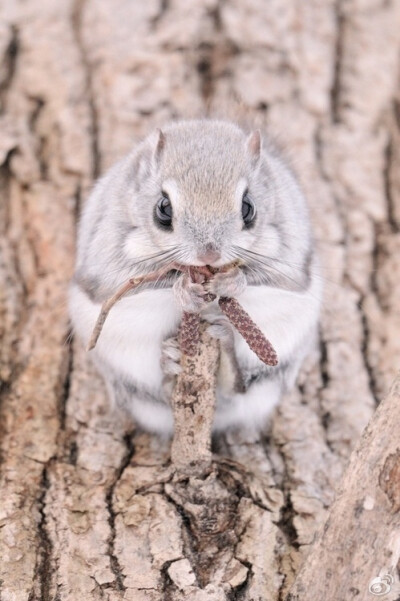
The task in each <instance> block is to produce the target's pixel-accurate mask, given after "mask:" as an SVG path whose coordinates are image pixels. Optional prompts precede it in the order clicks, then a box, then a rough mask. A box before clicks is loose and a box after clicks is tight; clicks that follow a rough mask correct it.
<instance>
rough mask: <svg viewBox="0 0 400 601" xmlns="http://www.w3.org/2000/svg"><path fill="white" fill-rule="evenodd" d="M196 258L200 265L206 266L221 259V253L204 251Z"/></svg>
mask: <svg viewBox="0 0 400 601" xmlns="http://www.w3.org/2000/svg"><path fill="white" fill-rule="evenodd" d="M197 258H198V260H199V261H201V262H202V263H205V264H206V265H211V263H214V262H215V261H218V260H219V259H220V258H221V253H220V252H219V251H218V250H206V251H205V252H203V253H199V254H198V255H197Z"/></svg>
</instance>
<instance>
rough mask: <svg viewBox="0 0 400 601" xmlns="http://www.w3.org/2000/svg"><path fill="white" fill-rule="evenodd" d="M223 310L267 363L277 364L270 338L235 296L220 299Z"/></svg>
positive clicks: (259, 356) (260, 357)
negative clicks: (267, 337) (268, 338)
mask: <svg viewBox="0 0 400 601" xmlns="http://www.w3.org/2000/svg"><path fill="white" fill-rule="evenodd" d="M218 304H219V306H220V308H221V311H222V312H223V313H225V315H226V316H227V318H228V319H229V321H230V322H231V323H232V325H234V326H235V328H236V329H237V331H238V332H239V333H240V334H241V335H242V336H243V338H244V339H245V341H246V342H247V344H248V345H249V347H250V348H251V350H252V351H254V352H255V354H256V355H257V357H258V358H259V359H260V360H261V361H262V362H263V363H265V364H266V365H277V364H278V356H277V354H276V352H275V349H274V348H273V346H272V344H271V343H270V341H269V340H267V339H266V338H265V336H264V334H263V333H262V332H261V330H260V328H258V326H256V324H255V323H254V321H253V320H252V319H251V317H250V315H249V314H248V313H247V312H246V311H245V310H244V309H243V307H241V306H240V304H239V303H238V302H237V300H236V299H234V298H226V297H221V298H220V299H219V301H218Z"/></svg>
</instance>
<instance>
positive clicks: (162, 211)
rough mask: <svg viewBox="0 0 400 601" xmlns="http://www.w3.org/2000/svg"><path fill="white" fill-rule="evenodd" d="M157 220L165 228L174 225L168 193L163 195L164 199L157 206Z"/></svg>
mask: <svg viewBox="0 0 400 601" xmlns="http://www.w3.org/2000/svg"><path fill="white" fill-rule="evenodd" d="M155 218H156V220H157V221H158V223H159V224H160V225H162V226H164V227H168V228H169V227H171V225H172V205H171V201H170V199H169V196H168V194H167V193H166V192H163V193H162V197H161V198H160V200H159V201H158V203H157V204H156V208H155Z"/></svg>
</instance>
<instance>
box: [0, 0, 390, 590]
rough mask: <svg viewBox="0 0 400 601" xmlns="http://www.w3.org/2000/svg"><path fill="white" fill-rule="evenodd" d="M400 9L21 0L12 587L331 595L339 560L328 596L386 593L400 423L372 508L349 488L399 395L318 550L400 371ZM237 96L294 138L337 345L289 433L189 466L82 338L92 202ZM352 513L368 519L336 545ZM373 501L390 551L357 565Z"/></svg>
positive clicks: (0, 246) (2, 203)
mask: <svg viewBox="0 0 400 601" xmlns="http://www.w3.org/2000/svg"><path fill="white" fill-rule="evenodd" d="M399 22H400V1H399V0H391V1H388V2H383V1H380V0H379V1H378V0H347V1H344V0H337V1H336V2H334V1H333V0H327V1H325V2H320V1H319V0H310V1H309V2H296V0H272V1H271V2H268V3H265V2H262V0H240V1H239V0H229V1H224V2H222V1H221V0H219V1H217V0H207V1H206V2H204V1H201V0H190V1H186V0H185V1H183V0H173V1H172V0H171V1H170V2H163V1H161V0H160V1H158V0H150V1H149V2H132V1H128V0H116V1H114V2H111V1H110V0H74V1H72V0H64V1H63V2H51V1H50V0H43V1H42V2H41V3H40V4H39V3H38V1H37V0H26V1H24V2H22V0H21V1H17V0H15V1H13V2H3V3H2V5H1V6H0V56H1V60H2V62H1V68H0V111H1V114H0V128H1V136H0V163H1V174H0V187H1V197H0V198H1V200H0V378H1V382H2V384H1V389H0V401H1V402H0V427H1V446H0V449H1V466H0V467H1V489H0V526H1V527H0V557H1V562H0V599H1V601H36V600H38V601H39V600H44V601H49V600H57V601H76V599H79V598H82V599H85V601H86V600H88V601H91V600H93V601H97V600H100V599H107V600H110V601H117V600H122V599H124V600H134V601H142V600H146V601H148V600H150V601H161V600H174V601H175V600H180V599H186V598H189V599H191V600H194V601H203V600H204V599H210V600H211V599H212V600H213V601H219V600H225V599H226V600H228V601H232V600H239V599H240V600H245V601H250V600H254V601H259V600H261V599H262V600H263V601H269V600H271V601H282V600H283V599H284V598H285V596H286V595H288V593H289V590H290V588H291V587H292V585H293V583H294V581H295V577H296V575H297V574H298V576H299V580H297V584H296V585H295V588H294V589H293V592H292V593H291V594H292V598H293V599H297V598H298V599H299V600H300V599H301V600H302V599H303V598H307V599H312V598H313V597H312V595H314V598H317V596H315V595H317V593H318V594H319V592H320V591H321V590H322V589H318V586H319V585H321V586H322V585H325V583H316V582H311V580H312V578H314V579H323V576H321V574H320V572H319V571H318V573H317V574H315V570H314V566H317V567H318V570H319V568H320V566H322V565H326V564H327V562H331V566H332V568H333V566H335V568H334V569H332V575H331V578H330V586H329V590H330V593H329V594H331V595H332V598H335V599H338V600H341V599H346V601H347V600H348V599H355V600H356V601H363V600H366V601H368V600H371V599H374V598H375V597H374V596H373V595H371V594H370V593H369V592H368V586H369V581H370V579H372V578H374V577H375V576H379V575H380V571H381V570H383V569H384V568H386V567H390V566H386V565H383V564H382V561H381V554H380V553H381V551H380V548H379V549H378V547H379V546H380V544H381V541H382V545H385V547H384V548H385V549H388V548H389V547H390V549H391V552H392V558H394V557H395V556H396V553H398V541H397V542H396V540H397V539H396V538H395V534H396V533H395V532H393V533H392V536H391V537H390V541H386V543H385V542H384V541H383V535H384V532H385V530H384V529H383V528H386V529H387V531H388V532H389V529H390V528H391V527H392V526H394V524H396V519H398V512H399V508H398V504H397V505H396V502H395V501H394V502H392V501H391V499H392V498H393V499H395V500H396V499H397V498H398V488H396V486H397V484H396V483H397V482H398V467H397V466H398V463H397V460H398V449H397V446H396V442H395V440H391V441H389V442H390V444H389V445H388V446H387V447H383V446H382V448H381V449H380V448H379V447H376V461H377V466H376V470H379V473H380V474H383V475H382V477H381V479H380V480H379V483H377V479H376V478H377V477H378V471H375V468H374V469H372V472H371V473H370V474H369V475H368V474H367V475H366V476H363V478H364V477H365V478H372V479H371V489H370V490H369V489H368V490H367V489H365V490H364V489H363V488H360V490H359V491H358V492H357V491H354V494H356V492H357V495H358V494H359V495H360V499H362V500H363V501H362V505H357V508H358V509H357V511H356V512H355V513H358V514H359V515H355V513H354V511H353V518H354V521H352V515H351V510H352V507H353V505H352V504H351V503H350V500H349V502H346V499H347V498H349V497H348V496H346V495H349V494H350V492H351V490H352V487H354V486H355V480H354V479H353V478H352V477H351V474H355V473H357V474H359V475H360V476H361V475H362V474H363V471H362V470H364V469H365V464H364V463H363V460H364V458H367V457H370V456H372V455H371V454H372V452H375V451H373V449H372V450H371V451H367V449H366V448H365V444H366V441H368V440H369V438H368V437H370V436H372V434H373V432H374V428H376V427H377V424H379V423H381V421H382V419H383V417H382V416H383V415H387V414H386V413H385V407H384V406H382V407H381V409H380V413H377V414H376V415H375V421H374V422H372V426H371V429H369V430H367V432H366V434H365V437H366V438H363V439H362V442H361V443H360V444H361V447H360V448H361V449H362V451H361V452H359V453H357V454H356V455H355V456H353V458H352V459H351V462H350V464H349V472H348V473H347V476H346V478H345V479H344V480H343V484H342V488H341V489H340V490H341V492H340V493H339V497H338V500H337V502H336V505H334V506H333V508H332V514H331V516H330V518H329V521H328V525H327V529H326V531H325V534H322V537H321V538H318V540H319V542H318V540H317V543H316V546H315V547H314V549H312V550H311V553H310V556H309V559H308V560H307V559H306V558H307V555H308V553H309V551H310V548H311V545H312V543H313V541H314V540H315V538H316V537H317V535H318V533H319V532H322V530H321V528H322V526H323V524H324V523H325V521H326V519H327V516H328V512H329V510H330V506H331V505H332V503H333V501H334V498H335V491H336V489H337V486H338V484H339V482H340V478H341V476H342V474H343V471H344V469H345V468H346V466H347V463H348V461H349V456H350V453H351V451H352V450H353V448H354V446H355V444H356V442H357V440H358V439H359V437H360V435H361V433H362V431H363V429H364V427H365V426H366V424H367V422H368V421H369V419H370V418H371V416H372V415H373V414H374V411H375V408H376V406H377V403H378V401H379V400H380V399H382V398H383V397H384V396H385V395H386V393H387V391H388V389H389V385H390V383H391V382H392V381H393V379H394V377H395V374H396V370H397V369H398V358H399V355H400V336H399V333H400V313H399V311H398V307H399V306H400V277H399V276H400V259H399V257H400V176H399V169H398V164H399V155H400V134H399V129H400V119H399V114H400V108H399V96H398V93H399V89H398V57H399V48H400V27H399ZM232 98H236V99H238V100H240V101H241V103H242V108H241V112H243V113H245V117H246V118H250V119H254V121H255V122H256V123H257V125H259V126H261V127H264V126H267V127H268V128H269V130H270V131H271V132H272V133H273V134H274V135H276V136H277V142H278V144H279V145H280V146H282V147H284V148H285V149H286V152H287V153H288V154H289V160H291V162H292V164H293V168H294V169H295V170H296V172H297V174H298V175H299V177H300V180H301V183H302V186H303V188H304V190H305V193H306V195H307V197H308V199H309V202H310V208H311V213H312V220H313V223H314V228H315V235H316V243H317V245H318V248H319V251H320V255H321V261H322V264H323V280H324V286H325V300H324V311H323V316H322V322H321V333H320V334H321V335H320V345H319V349H318V351H316V352H315V353H314V356H313V357H311V358H310V360H309V361H308V362H307V365H305V366H304V369H303V370H302V373H301V376H300V378H299V381H298V385H297V387H296V389H295V390H294V391H293V393H291V394H289V395H287V396H286V397H285V398H284V399H283V400H282V403H281V404H280V406H279V408H278V410H277V412H276V414H275V415H274V417H273V420H272V422H271V425H270V427H269V429H267V430H266V431H265V432H263V433H261V434H260V435H258V436H255V435H252V434H251V433H246V432H242V433H238V434H229V435H226V436H220V437H219V438H218V439H216V440H215V442H214V451H215V453H216V454H215V456H214V461H213V462H212V463H211V465H210V467H209V469H208V471H207V472H206V473H205V474H202V475H201V477H200V476H193V477H185V478H184V477H179V478H177V477H176V475H174V471H173V469H172V468H171V463H170V448H169V444H168V443H167V442H165V441H161V440H158V439H156V438H154V437H152V436H149V435H146V434H143V433H141V432H139V431H138V430H137V428H136V427H135V425H134V424H132V423H131V422H129V421H128V420H127V418H126V416H124V415H120V414H117V413H116V412H113V411H111V410H110V408H109V406H108V402H107V398H106V393H105V390H104V386H103V383H102V381H101V379H100V378H99V376H98V375H97V374H96V373H95V370H94V369H93V368H92V366H91V365H90V360H89V357H88V355H87V354H86V353H85V351H84V349H83V348H82V347H81V345H80V343H79V342H78V341H71V336H70V332H69V325H68V318H67V311H66V291H67V284H68V280H69V278H70V276H71V274H72V269H73V256H74V244H75V233H76V232H75V229H76V219H77V215H78V214H79V211H80V209H81V206H82V203H83V202H84V200H85V198H86V197H87V195H88V193H89V191H90V188H91V185H92V183H93V180H94V179H95V178H96V177H97V176H98V175H99V174H101V173H103V172H104V171H105V169H106V168H107V167H108V166H110V165H111V164H112V163H113V162H114V161H115V160H116V159H117V158H119V157H120V156H121V155H123V154H124V153H125V152H126V151H127V150H128V149H129V148H130V147H131V145H132V144H133V142H134V141H135V140H137V139H138V138H139V137H140V136H142V135H144V134H145V133H147V132H148V131H149V130H150V129H151V128H154V127H157V126H162V124H163V123H164V122H165V120H168V119H170V118H174V117H191V116H198V115H202V114H206V113H207V112H210V113H212V114H219V115H221V116H224V115H227V114H228V116H229V110H230V109H229V107H230V105H231V104H232ZM237 112H238V111H237V110H236V111H235V114H236V116H237ZM299 318H301V316H299ZM396 386H398V384H397V385H396ZM394 394H395V392H392V397H390V398H392V399H393V398H394V397H393V395H394ZM380 420H381V421H380ZM397 420H398V418H397ZM374 424H375V425H374ZM396 425H397V429H398V421H396V417H395V416H393V423H392V424H390V420H388V421H387V422H386V426H385V427H389V426H390V428H392V431H393V436H395V435H396ZM380 427H381V426H379V428H380ZM379 428H378V429H379ZM371 444H372V443H371ZM385 448H386V451H385ZM385 453H386V455H385ZM387 453H388V454H387ZM360 458H361V460H362V461H360ZM357 462H358V463H357ZM385 474H386V475H385ZM386 476H387V478H386ZM374 478H375V479H374ZM378 488H379V489H380V490H378ZM375 490H376V491H377V494H376V496H375V492H374V491H375ZM368 491H369V492H368ZM378 493H379V495H378ZM363 495H364V496H363ZM369 496H371V497H372V498H373V499H374V506H373V508H372V509H371V510H370V509H368V507H370V506H371V505H372V501H371V499H370V498H369ZM355 499H356V497H355V496H353V501H354V500H355ZM338 508H339V509H338ZM342 508H343V516H344V517H345V518H346V520H347V521H345V520H344V519H343V523H346V524H348V525H349V530H348V537H347V538H346V537H345V540H343V539H342V540H336V543H337V545H339V547H335V548H334V549H331V547H330V545H331V544H332V540H333V539H334V535H333V534H332V533H335V532H338V530H336V529H335V528H334V525H335V523H336V522H337V514H338V512H339V510H340V511H342ZM367 516H369V520H368V532H369V533H373V532H376V533H377V539H376V545H377V546H376V548H374V549H373V550H371V553H372V555H373V558H375V557H376V563H374V561H373V559H371V560H370V563H368V566H367V565H366V566H365V568H364V569H361V562H362V561H364V559H363V551H362V549H364V547H362V537H361V536H360V531H359V530H357V529H356V526H357V524H359V525H360V524H361V525H362V524H363V520H366V519H367ZM382 520H383V522H382ZM382 524H385V526H382ZM378 533H379V534H378ZM335 536H336V535H335ZM345 543H346V544H345ZM396 545H397V547H396ZM330 549H331V550H330ZM352 549H354V553H353V554H352V562H351V564H349V566H348V568H347V566H346V564H341V568H340V569H336V566H338V565H339V563H340V562H342V561H343V560H344V558H345V557H346V556H347V554H349V553H351V550H352ZM396 549H397V551H396ZM316 553H318V554H319V557H318V561H317V560H316ZM316 561H317V563H315V562H316ZM390 561H392V559H390ZM303 562H306V563H304V567H303V569H302V570H301V571H300V572H299V570H300V567H301V566H302V564H303ZM335 562H336V563H335ZM357 562H358V563H357ZM367 567H368V569H367ZM375 568H376V570H375V571H374V569H375ZM357 571H358V575H355V572H357ZM367 572H369V573H367ZM371 572H372V573H371ZM350 576H351V578H355V581H356V583H355V584H353V585H352V586H351V589H350V590H348V591H347V590H345V587H346V586H347V583H348V584H349V585H350V580H351V578H350ZM395 576H396V577H397V578H398V574H395ZM301 585H304V586H305V587H310V588H309V591H310V594H309V595H308V594H307V590H305V589H304V587H303V590H300V587H301ZM324 594H325V592H324ZM295 595H297V597H296V596H295ZM321 595H322V593H321ZM319 598H322V597H321V596H320V597H319ZM327 598H329V597H327ZM385 598H386V597H383V599H385ZM388 599H390V598H389V597H388ZM390 601H392V600H391V599H390Z"/></svg>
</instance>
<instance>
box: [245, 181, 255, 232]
mask: <svg viewBox="0 0 400 601" xmlns="http://www.w3.org/2000/svg"><path fill="white" fill-rule="evenodd" d="M255 216H256V208H255V206H254V204H253V201H252V200H250V198H249V194H248V192H247V190H246V192H245V193H244V194H243V200H242V217H243V221H244V224H245V225H247V226H249V225H250V224H251V223H252V222H253V221H254V218H255Z"/></svg>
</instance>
